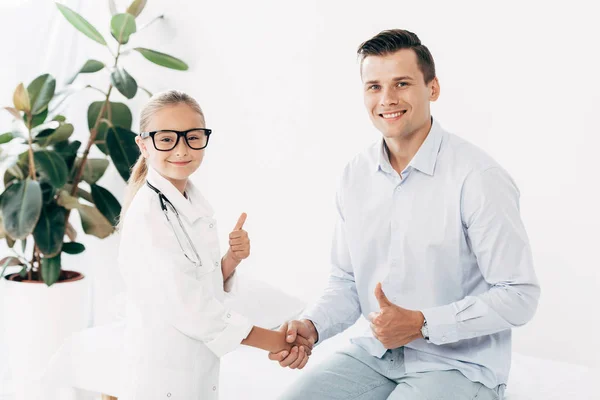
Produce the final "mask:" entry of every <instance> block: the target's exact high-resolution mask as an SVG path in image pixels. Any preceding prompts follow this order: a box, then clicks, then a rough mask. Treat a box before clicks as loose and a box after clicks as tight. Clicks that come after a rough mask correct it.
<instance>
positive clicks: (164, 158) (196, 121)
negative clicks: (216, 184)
mask: <svg viewBox="0 0 600 400" xmlns="http://www.w3.org/2000/svg"><path fill="white" fill-rule="evenodd" d="M192 128H205V126H204V119H203V118H202V116H201V115H200V114H198V113H197V112H196V111H194V110H193V109H192V108H191V107H189V106H188V105H187V104H177V105H173V106H168V107H164V108H162V109H160V110H159V111H158V112H156V113H155V114H154V115H153V116H152V118H151V119H150V124H149V126H148V131H149V132H151V131H159V130H161V129H172V130H176V131H185V130H188V129H192ZM135 142H136V143H137V145H138V147H139V148H140V151H141V153H142V155H143V156H144V157H145V158H146V160H147V162H148V163H149V164H150V166H152V167H153V168H154V169H155V170H156V171H158V173H160V174H161V175H162V176H164V177H165V178H166V179H168V180H169V181H171V182H172V183H174V184H175V182H177V181H179V182H181V181H186V180H187V178H188V177H189V176H190V175H191V174H192V173H194V171H196V169H198V167H199V166H200V164H201V163H202V159H203V158H204V149H202V150H192V149H190V148H189V147H188V145H187V143H186V142H185V140H184V138H183V137H181V138H179V142H178V143H177V146H176V147H175V148H174V149H173V150H169V151H159V150H156V148H155V147H154V145H153V144H152V138H151V137H147V138H145V139H141V138H140V137H139V136H137V137H136V138H135ZM176 186H178V185H176Z"/></svg>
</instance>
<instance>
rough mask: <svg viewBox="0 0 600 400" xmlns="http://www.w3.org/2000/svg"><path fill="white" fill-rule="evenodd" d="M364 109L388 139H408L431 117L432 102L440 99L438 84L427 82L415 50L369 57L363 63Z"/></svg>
mask: <svg viewBox="0 0 600 400" xmlns="http://www.w3.org/2000/svg"><path fill="white" fill-rule="evenodd" d="M361 75H362V76H361V77H362V81H363V86H364V99H365V106H366V107H367V111H368V112H369V117H370V118H371V121H373V124H374V125H375V127H376V128H377V129H379V131H381V133H383V136H384V137H386V138H398V139H408V138H409V137H410V136H411V135H413V134H414V133H415V132H417V131H418V130H419V129H421V128H423V127H424V126H426V125H427V124H428V123H429V121H430V118H431V114H430V108H429V102H430V101H435V100H437V98H438V96H439V92H440V90H439V83H438V80H437V78H434V79H432V80H431V82H429V83H428V84H426V83H425V80H424V78H423V73H422V72H421V70H420V69H419V65H418V64H417V55H416V53H415V52H414V51H413V50H412V49H402V50H399V51H397V52H395V53H392V54H388V55H384V56H367V57H366V58H365V59H364V60H363V63H362V69H361Z"/></svg>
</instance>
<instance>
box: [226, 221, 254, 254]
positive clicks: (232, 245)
mask: <svg viewBox="0 0 600 400" xmlns="http://www.w3.org/2000/svg"><path fill="white" fill-rule="evenodd" d="M246 217H247V215H246V213H242V215H240V218H239V219H238V222H237V224H235V228H233V232H231V233H230V234H229V251H228V252H227V253H228V254H229V255H230V256H231V257H232V258H233V260H234V261H236V262H237V263H239V262H240V261H242V260H244V259H246V258H248V256H249V255H250V239H249V238H248V232H246V231H245V230H243V229H242V228H243V226H244V222H246Z"/></svg>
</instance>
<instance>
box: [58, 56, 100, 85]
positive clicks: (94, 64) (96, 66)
mask: <svg viewBox="0 0 600 400" xmlns="http://www.w3.org/2000/svg"><path fill="white" fill-rule="evenodd" d="M104 67H105V65H104V63H103V62H101V61H98V60H87V61H86V62H85V64H83V67H81V69H80V70H79V71H77V73H76V74H75V75H73V77H72V78H71V79H69V81H68V82H67V85H70V84H71V83H73V82H74V81H75V78H77V76H78V75H79V74H92V73H94V72H98V71H100V70H102V68H104Z"/></svg>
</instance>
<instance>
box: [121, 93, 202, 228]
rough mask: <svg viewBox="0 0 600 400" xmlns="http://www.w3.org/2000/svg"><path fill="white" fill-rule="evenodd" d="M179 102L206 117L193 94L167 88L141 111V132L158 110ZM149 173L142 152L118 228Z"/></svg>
mask: <svg viewBox="0 0 600 400" xmlns="http://www.w3.org/2000/svg"><path fill="white" fill-rule="evenodd" d="M178 104H186V105H188V106H189V107H190V108H191V109H192V110H194V111H196V112H197V113H198V114H200V115H201V116H202V119H204V113H203V112H202V109H201V108H200V105H199V104H198V102H197V101H196V100H195V99H194V98H193V97H192V96H190V95H188V94H187V93H184V92H182V91H179V90H167V91H166V92H161V93H157V94H155V95H154V96H152V97H151V98H150V100H148V102H147V103H146V105H145V106H144V108H143V109H142V112H141V113H140V132H145V131H146V130H147V129H148V125H150V120H151V119H152V116H153V115H154V114H155V113H156V112H157V111H159V110H161V109H163V108H165V107H168V106H175V105H178ZM147 174H148V164H147V163H146V159H145V158H144V156H143V155H141V154H140V157H139V158H138V159H137V161H136V163H135V164H134V165H133V167H132V168H131V175H130V176H129V180H128V181H127V187H126V188H125V199H124V200H123V205H122V207H121V215H120V216H119V226H118V229H120V228H121V227H122V225H123V220H124V218H125V213H126V212H127V209H128V208H129V205H130V204H131V201H132V200H133V198H134V197H135V194H136V193H137V192H138V190H140V188H141V187H142V186H143V185H144V183H145V182H146V175H147Z"/></svg>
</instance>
